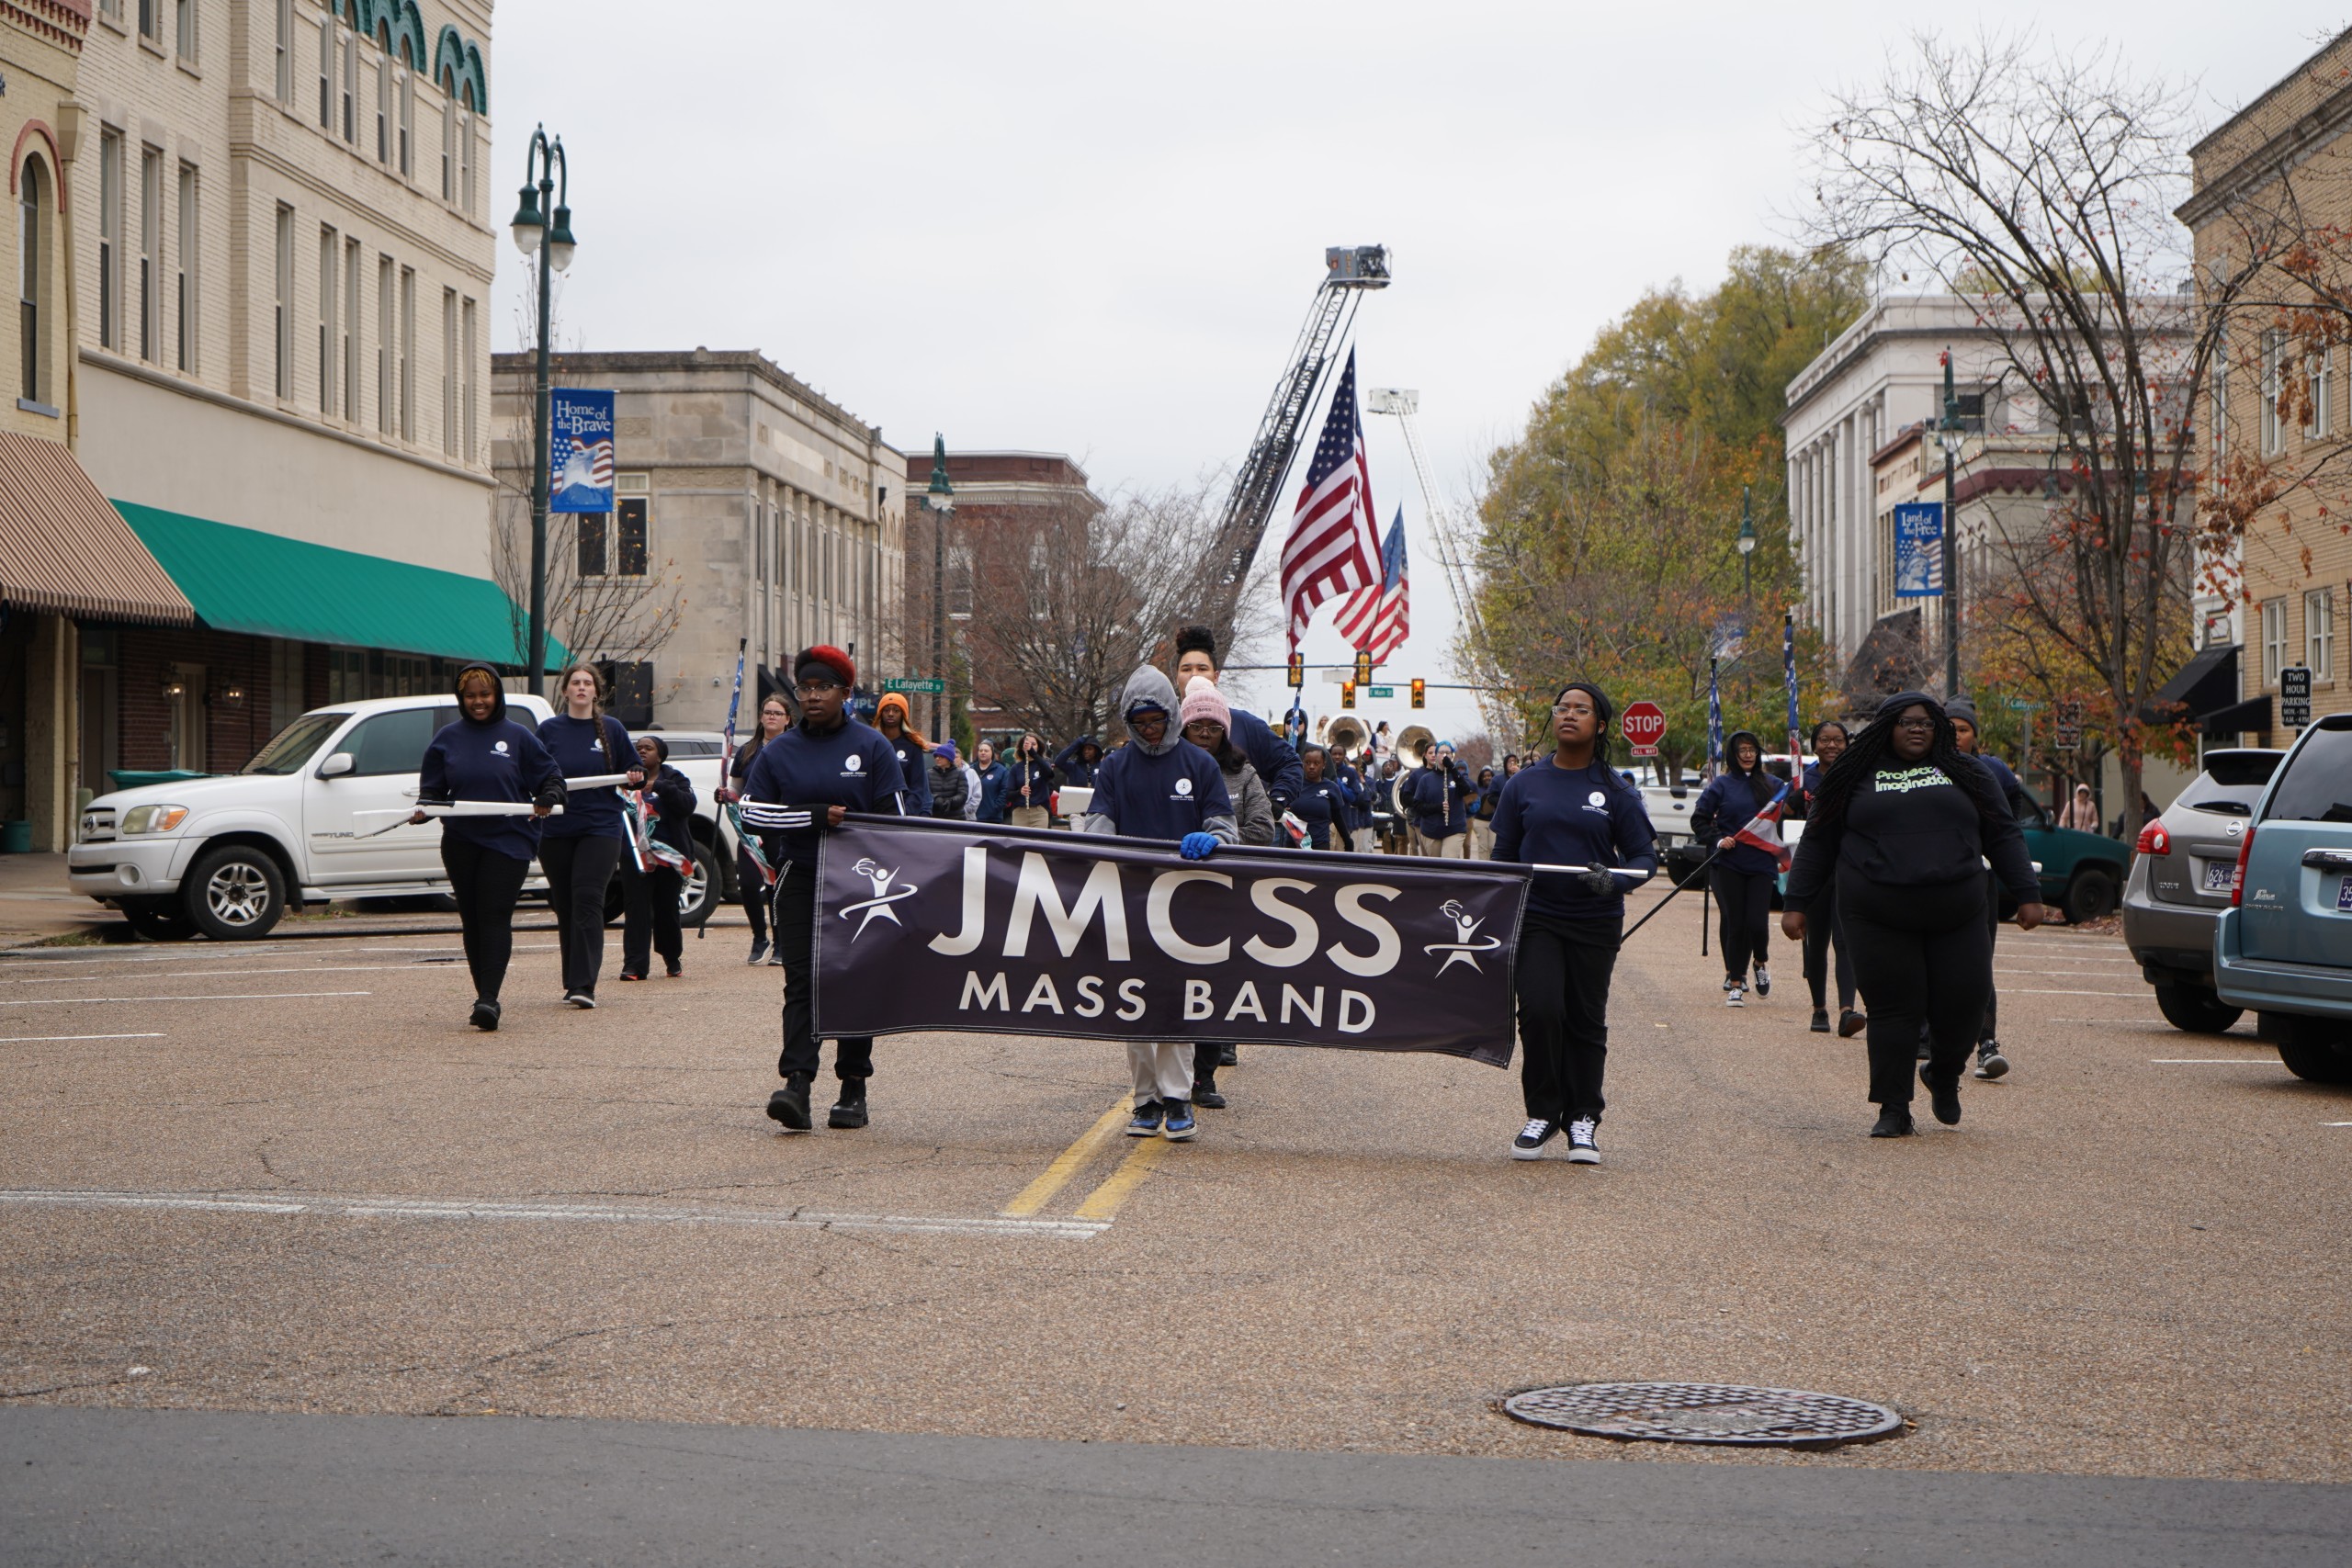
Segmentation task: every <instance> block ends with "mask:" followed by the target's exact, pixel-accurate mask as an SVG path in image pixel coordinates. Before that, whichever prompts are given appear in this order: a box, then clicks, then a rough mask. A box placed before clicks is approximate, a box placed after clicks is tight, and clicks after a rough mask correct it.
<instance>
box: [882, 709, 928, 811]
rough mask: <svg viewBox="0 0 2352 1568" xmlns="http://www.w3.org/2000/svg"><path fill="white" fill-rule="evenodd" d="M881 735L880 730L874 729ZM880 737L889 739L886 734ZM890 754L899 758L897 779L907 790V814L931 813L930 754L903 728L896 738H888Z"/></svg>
mask: <svg viewBox="0 0 2352 1568" xmlns="http://www.w3.org/2000/svg"><path fill="white" fill-rule="evenodd" d="M875 733H876V735H881V734H882V732H881V731H880V730H878V729H877V730H876V731H875ZM882 739H885V740H890V738H889V737H888V736H887V735H883V736H882ZM890 755H892V756H893V757H896V758H898V759H899V783H900V784H903V785H904V786H905V788H906V792H907V815H908V816H910V817H928V816H930V815H931V755H930V753H929V752H928V751H927V750H924V749H923V748H922V747H920V746H917V745H916V744H915V742H914V738H913V737H912V736H910V735H908V734H907V733H905V732H904V731H903V730H902V731H900V732H899V738H898V739H896V740H890Z"/></svg>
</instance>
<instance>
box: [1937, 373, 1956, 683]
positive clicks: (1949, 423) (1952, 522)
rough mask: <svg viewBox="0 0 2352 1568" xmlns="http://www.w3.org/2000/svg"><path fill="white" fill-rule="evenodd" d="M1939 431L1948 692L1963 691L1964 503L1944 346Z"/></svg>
mask: <svg viewBox="0 0 2352 1568" xmlns="http://www.w3.org/2000/svg"><path fill="white" fill-rule="evenodd" d="M1939 423H1940V426H1941V428H1940V429H1939V430H1938V431H1937V433H1936V441H1937V444H1938V445H1939V446H1942V447H1943V449H1944V538H1943V566H1944V694H1945V695H1946V696H1947V697H1956V696H1958V695H1960V503H1959V498H1958V497H1956V496H1955V495H1953V493H1952V470H1953V468H1954V466H1955V460H1956V459H1957V458H1958V457H1959V456H1960V444H1961V439H1962V431H1961V428H1960V398H1959V395H1958V394H1957V393H1955V392H1954V391H1953V390H1952V384H1951V349H1949V348H1947V349H1945V350H1944V412H1943V419H1942V420H1941V421H1940V422H1939Z"/></svg>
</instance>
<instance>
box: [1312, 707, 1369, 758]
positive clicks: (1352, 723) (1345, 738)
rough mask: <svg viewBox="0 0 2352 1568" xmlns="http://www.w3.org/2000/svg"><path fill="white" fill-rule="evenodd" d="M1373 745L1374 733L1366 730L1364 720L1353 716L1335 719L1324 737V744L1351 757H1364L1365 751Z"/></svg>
mask: <svg viewBox="0 0 2352 1568" xmlns="http://www.w3.org/2000/svg"><path fill="white" fill-rule="evenodd" d="M1371 743H1372V732H1371V731H1370V730H1368V729H1366V728H1364V727H1363V720H1362V719H1360V718H1358V717H1356V716H1354V715H1353V714H1341V715H1340V716H1338V717H1337V718H1334V719H1333V720H1332V721H1331V728H1329V730H1327V731H1325V732H1324V736H1323V744H1325V745H1326V746H1329V748H1331V750H1334V751H1338V752H1340V753H1341V754H1342V755H1345V756H1349V757H1360V756H1362V755H1363V749H1364V748H1365V747H1366V746H1368V745H1370V744H1371Z"/></svg>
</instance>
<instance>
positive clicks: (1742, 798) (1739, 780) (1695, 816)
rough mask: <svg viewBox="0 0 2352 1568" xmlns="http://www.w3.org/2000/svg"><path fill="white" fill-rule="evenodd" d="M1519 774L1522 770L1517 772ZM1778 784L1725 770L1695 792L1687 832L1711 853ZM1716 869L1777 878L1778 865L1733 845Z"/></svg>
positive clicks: (1759, 773)
mask: <svg viewBox="0 0 2352 1568" xmlns="http://www.w3.org/2000/svg"><path fill="white" fill-rule="evenodd" d="M1520 771H1521V773H1524V772H1526V770H1525V769H1523V768H1522V769H1521V770H1520ZM1780 787H1781V781H1780V780H1778V779H1776V778H1774V777H1773V776H1772V775H1771V774H1770V773H1766V772H1765V771H1764V770H1763V768H1762V767H1760V766H1759V767H1758V769H1757V770H1756V773H1755V776H1754V777H1753V778H1747V777H1743V776H1741V775H1740V774H1738V773H1732V772H1730V771H1729V770H1728V769H1726V770H1725V771H1724V772H1723V773H1717V774H1716V775H1715V776H1714V777H1713V778H1712V779H1710V780H1708V781H1707V787H1706V788H1704V789H1702V790H1701V791H1700V792H1699V798H1698V800H1697V801H1696V802H1695V803H1694V804H1693V805H1692V806H1691V834H1692V836H1694V837H1695V838H1697V839H1698V840H1699V843H1700V847H1701V848H1702V849H1704V850H1706V851H1708V852H1710V853H1713V851H1714V847H1715V842H1716V840H1720V839H1728V838H1730V837H1732V836H1733V835H1734V834H1736V833H1737V832H1738V831H1739V830H1740V829H1742V828H1745V827H1746V826H1747V819H1748V818H1751V817H1753V816H1755V815H1756V814H1757V813H1758V812H1759V811H1761V810H1763V809H1764V807H1765V806H1766V805H1767V804H1768V803H1769V802H1770V800H1771V798H1772V792H1773V791H1775V790H1777V789H1779V788H1780ZM1715 863H1716V864H1717V865H1720V866H1724V867H1726V868H1728V869H1730V870H1732V871H1738V872H1745V873H1747V874H1748V875H1750V876H1778V875H1780V874H1781V863H1780V862H1779V861H1777V860H1774V859H1773V858H1772V853H1771V852H1770V850H1759V849H1758V848H1757V847H1756V846H1755V845H1753V844H1734V845H1733V846H1732V847H1731V848H1730V849H1727V850H1725V851H1724V852H1723V856H1722V858H1721V859H1719V860H1717V861H1716V862H1715Z"/></svg>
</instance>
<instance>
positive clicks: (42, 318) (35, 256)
mask: <svg viewBox="0 0 2352 1568" xmlns="http://www.w3.org/2000/svg"><path fill="white" fill-rule="evenodd" d="M48 198H49V180H48V171H47V169H46V168H45V167H44V166H43V165H42V164H41V161H40V159H39V158H28V159H26V160H25V165H24V167H23V168H22V169H21V170H19V171H18V175H17V332H18V333H20V334H22V338H23V343H24V350H23V355H22V357H23V360H24V363H23V365H22V366H21V367H20V368H21V371H22V375H21V378H20V379H19V381H18V385H19V386H20V387H21V388H22V389H23V390H22V391H21V392H20V393H19V394H18V395H19V396H20V397H22V398H23V399H24V400H25V401H27V402H28V403H38V402H41V401H43V399H42V397H41V393H42V392H43V391H44V390H45V389H47V387H48V383H49V378H48V376H46V375H45V374H43V372H45V371H46V370H47V369H48V368H49V365H48V359H49V355H48V352H47V351H48V347H49V344H48V343H47V342H46V341H45V340H46V334H47V332H48V322H49V312H48V310H46V308H45V307H46V306H47V305H48V302H49V292H50V279H49V274H50V266H49V232H48V228H47V225H45V224H44V223H43V222H42V221H41V208H42V205H43V203H45V202H46V201H47V200H48Z"/></svg>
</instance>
